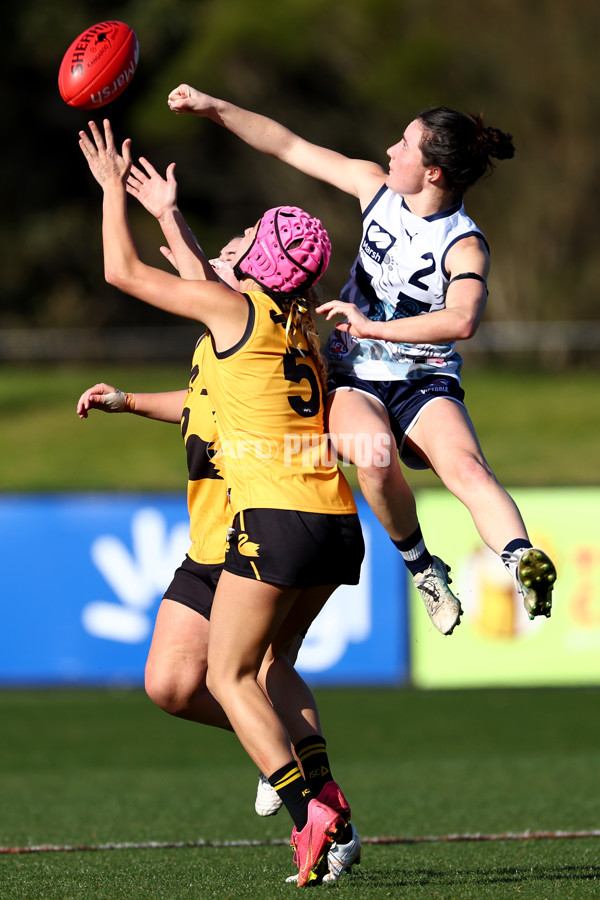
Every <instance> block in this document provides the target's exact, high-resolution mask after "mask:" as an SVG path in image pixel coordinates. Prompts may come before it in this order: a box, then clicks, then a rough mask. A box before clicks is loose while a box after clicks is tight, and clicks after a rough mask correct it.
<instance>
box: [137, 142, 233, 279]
mask: <svg viewBox="0 0 600 900" xmlns="http://www.w3.org/2000/svg"><path fill="white" fill-rule="evenodd" d="M139 162H140V165H139V167H138V166H136V165H132V166H131V170H130V172H129V177H128V178H127V193H128V194H131V195H132V197H135V198H136V199H137V200H139V202H140V203H141V204H142V206H143V207H144V208H145V209H147V210H148V212H149V213H150V214H151V215H153V216H154V217H155V218H156V219H157V220H158V223H159V225H160V227H161V228H162V232H163V234H164V236H165V238H166V240H167V243H168V247H161V248H160V249H161V253H162V254H163V256H165V257H166V258H167V259H168V260H169V261H170V262H171V263H172V264H173V265H174V266H175V268H176V269H177V271H178V272H179V274H180V275H181V277H182V278H188V279H192V280H208V281H218V278H217V276H216V275H215V273H214V271H213V269H212V267H211V265H210V263H209V261H208V259H207V258H206V255H205V253H204V251H203V250H202V247H201V246H200V244H199V243H198V241H197V239H196V236H195V235H194V233H193V232H192V230H191V228H190V227H189V226H188V224H187V222H186V221H185V219H184V217H183V214H182V213H181V210H180V209H179V206H178V205H177V181H176V179H175V163H171V164H170V166H168V168H167V172H166V178H163V177H162V176H161V175H159V174H158V172H157V171H156V169H155V168H154V166H153V165H152V164H151V163H150V162H148V160H147V159H145V158H144V157H143V156H141V157H140V160H139Z"/></svg>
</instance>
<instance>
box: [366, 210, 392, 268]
mask: <svg viewBox="0 0 600 900" xmlns="http://www.w3.org/2000/svg"><path fill="white" fill-rule="evenodd" d="M395 243H396V238H395V237H394V235H393V234H390V232H389V231H388V230H387V228H383V227H382V226H381V225H379V223H378V222H376V221H375V220H374V219H373V220H372V221H371V223H370V224H369V227H368V228H367V232H366V234H365V237H364V240H363V242H362V249H363V251H364V252H365V253H366V254H367V256H370V257H371V259H372V260H373V261H374V262H376V263H380V264H381V263H382V262H383V261H384V259H385V256H386V254H387V253H389V251H390V250H391V249H392V247H393V246H394V244H395Z"/></svg>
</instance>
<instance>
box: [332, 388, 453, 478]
mask: <svg viewBox="0 0 600 900" xmlns="http://www.w3.org/2000/svg"><path fill="white" fill-rule="evenodd" d="M344 388H352V389H353V390H355V391H361V392H362V393H363V394H368V395H369V396H370V397H374V398H375V399H376V400H378V401H379V402H380V403H381V405H382V406H384V407H385V409H386V411H387V413H388V416H389V419H390V426H391V429H392V433H393V435H394V437H395V438H396V444H397V445H398V452H399V453H400V459H401V460H402V462H403V463H404V464H405V465H406V466H408V467H409V468H410V469H428V468H429V465H428V464H427V463H426V462H425V460H424V459H423V458H422V457H421V456H419V454H418V453H417V452H416V450H414V449H413V448H412V447H410V446H409V445H408V444H407V442H406V437H407V435H408V434H410V430H411V428H412V427H413V426H414V425H415V423H416V422H417V419H418V418H419V416H420V415H421V413H422V411H423V409H424V408H425V407H426V406H427V404H428V403H431V402H432V401H433V400H439V399H440V398H442V397H443V398H444V399H447V400H454V401H455V402H456V403H460V404H461V406H464V403H463V400H464V396H465V392H464V391H463V389H462V388H461V386H460V384H459V383H458V380H457V379H456V378H451V377H450V376H448V375H426V376H425V377H424V378H416V379H412V378H411V379H410V381H409V380H405V381H364V380H363V379H362V378H357V377H356V375H351V374H346V373H343V374H342V373H339V374H335V375H330V376H329V380H328V382H327V391H328V393H329V394H333V393H334V391H337V390H343V389H344Z"/></svg>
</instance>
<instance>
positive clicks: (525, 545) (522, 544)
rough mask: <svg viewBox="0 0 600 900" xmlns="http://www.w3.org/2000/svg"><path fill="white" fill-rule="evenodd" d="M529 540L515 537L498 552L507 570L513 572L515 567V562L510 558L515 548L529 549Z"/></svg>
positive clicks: (530, 544)
mask: <svg viewBox="0 0 600 900" xmlns="http://www.w3.org/2000/svg"><path fill="white" fill-rule="evenodd" d="M532 546H533V545H532V543H531V541H528V540H527V538H516V539H515V540H514V541H509V542H508V544H507V545H506V547H505V548H504V550H503V551H502V553H501V554H500V559H501V560H502V562H503V563H504V565H505V566H506V568H507V569H508V571H509V572H511V573H512V572H513V570H514V568H515V564H514V562H513V560H512V556H513V554H514V553H516V552H517V550H529V548H530V547H532Z"/></svg>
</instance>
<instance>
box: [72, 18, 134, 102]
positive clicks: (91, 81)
mask: <svg viewBox="0 0 600 900" xmlns="http://www.w3.org/2000/svg"><path fill="white" fill-rule="evenodd" d="M138 56H139V45H138V39H137V37H136V36H135V32H134V30H133V29H132V28H130V27H129V25H126V24H125V22H117V21H110V22H99V23H98V25H92V27H91V28H88V29H87V30H86V31H84V32H83V33H82V34H80V35H79V37H78V38H76V39H75V40H74V41H73V43H72V44H71V46H70V47H69V49H68V50H67V52H66V53H65V55H64V56H63V60H62V63H61V64H60V69H59V72H58V89H59V91H60V96H61V97H62V98H63V100H64V101H65V103H68V104H69V106H74V107H75V108H76V109H99V108H100V107H101V106H106V104H107V103H111V101H113V100H115V99H116V98H117V97H118V96H119V94H122V93H123V91H124V90H125V88H126V87H127V85H128V84H129V82H130V81H131V79H132V78H133V75H134V72H135V70H136V68H137V64H138Z"/></svg>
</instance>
